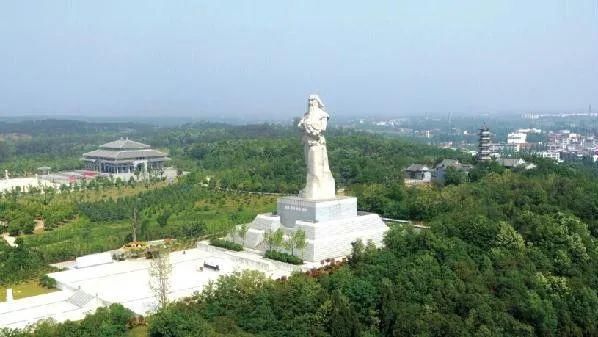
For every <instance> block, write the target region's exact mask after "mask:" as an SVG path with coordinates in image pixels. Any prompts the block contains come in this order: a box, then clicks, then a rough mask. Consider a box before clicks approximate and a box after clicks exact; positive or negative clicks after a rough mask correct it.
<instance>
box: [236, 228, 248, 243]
mask: <svg viewBox="0 0 598 337" xmlns="http://www.w3.org/2000/svg"><path fill="white" fill-rule="evenodd" d="M247 231H249V226H248V225H247V224H246V223H244V224H242V225H240V226H238V227H237V234H238V235H239V237H241V240H243V246H245V239H246V238H247Z"/></svg>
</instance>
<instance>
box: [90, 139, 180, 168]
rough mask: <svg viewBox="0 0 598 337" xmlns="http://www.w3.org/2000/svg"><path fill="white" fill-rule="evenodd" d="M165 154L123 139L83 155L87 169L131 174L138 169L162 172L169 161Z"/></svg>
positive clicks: (145, 145)
mask: <svg viewBox="0 0 598 337" xmlns="http://www.w3.org/2000/svg"><path fill="white" fill-rule="evenodd" d="M169 160H170V158H168V155H167V154H166V153H164V152H161V151H158V150H154V149H152V148H151V147H150V146H149V145H147V144H143V143H139V142H136V141H133V140H130V139H128V138H121V139H118V140H115V141H112V142H109V143H106V144H104V145H101V146H100V147H99V149H97V150H94V151H91V152H87V153H84V154H83V161H84V162H85V168H86V169H88V170H93V171H98V172H101V173H131V172H134V171H135V170H136V169H138V168H140V169H142V170H160V169H162V168H163V167H164V163H165V162H167V161H169Z"/></svg>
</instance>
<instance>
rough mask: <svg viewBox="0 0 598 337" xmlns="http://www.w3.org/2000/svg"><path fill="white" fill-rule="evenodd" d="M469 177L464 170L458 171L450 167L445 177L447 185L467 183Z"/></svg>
mask: <svg viewBox="0 0 598 337" xmlns="http://www.w3.org/2000/svg"><path fill="white" fill-rule="evenodd" d="M466 179H467V176H466V174H465V172H463V171H462V170H457V169H456V168H454V167H448V168H447V169H446V172H445V176H444V184H445V185H459V184H462V183H464V182H465V180H466Z"/></svg>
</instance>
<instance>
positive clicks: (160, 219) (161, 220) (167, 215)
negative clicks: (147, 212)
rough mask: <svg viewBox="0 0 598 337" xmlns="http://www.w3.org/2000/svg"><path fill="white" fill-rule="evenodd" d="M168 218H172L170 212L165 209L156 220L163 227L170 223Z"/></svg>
mask: <svg viewBox="0 0 598 337" xmlns="http://www.w3.org/2000/svg"><path fill="white" fill-rule="evenodd" d="M168 218H170V212H169V211H168V210H165V211H164V212H162V214H160V215H159V216H158V217H157V218H156V221H157V222H158V225H160V226H161V227H166V225H168Z"/></svg>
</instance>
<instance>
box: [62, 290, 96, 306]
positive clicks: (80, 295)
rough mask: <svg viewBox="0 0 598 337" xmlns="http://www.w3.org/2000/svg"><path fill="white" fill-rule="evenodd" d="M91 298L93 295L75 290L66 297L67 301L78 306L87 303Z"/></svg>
mask: <svg viewBox="0 0 598 337" xmlns="http://www.w3.org/2000/svg"><path fill="white" fill-rule="evenodd" d="M93 299H94V296H92V295H90V294H88V293H86V292H84V291H81V290H77V291H75V292H74V293H73V295H71V297H69V298H68V299H67V301H68V302H69V303H71V304H73V305H76V306H78V307H79V308H83V307H84V306H86V305H87V304H89V302H91V301H92V300H93Z"/></svg>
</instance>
